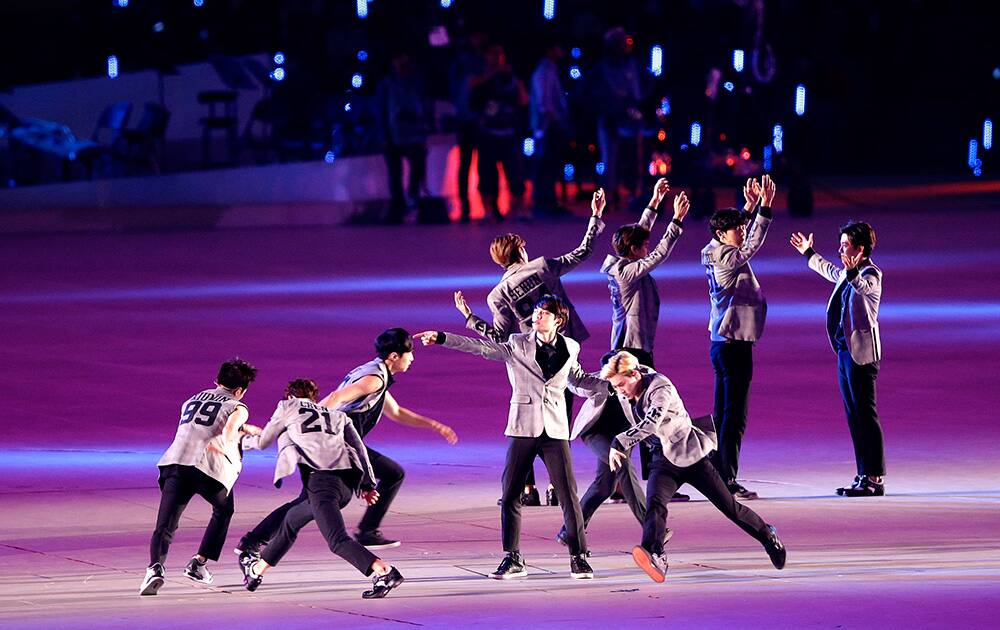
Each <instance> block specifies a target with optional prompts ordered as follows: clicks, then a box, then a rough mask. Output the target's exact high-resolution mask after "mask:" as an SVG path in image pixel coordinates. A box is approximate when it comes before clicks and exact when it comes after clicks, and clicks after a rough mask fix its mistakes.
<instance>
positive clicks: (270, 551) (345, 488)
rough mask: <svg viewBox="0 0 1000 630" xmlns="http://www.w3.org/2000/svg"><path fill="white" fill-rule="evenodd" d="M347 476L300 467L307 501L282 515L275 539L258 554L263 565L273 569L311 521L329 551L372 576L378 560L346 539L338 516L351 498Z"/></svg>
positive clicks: (354, 542)
mask: <svg viewBox="0 0 1000 630" xmlns="http://www.w3.org/2000/svg"><path fill="white" fill-rule="evenodd" d="M349 474H350V473H347V475H349ZM347 475H345V473H344V471H339V470H310V469H308V468H305V467H302V487H303V488H305V489H306V493H307V495H308V497H309V499H308V501H303V502H300V503H298V504H296V505H295V506H293V507H292V508H291V509H289V510H288V512H287V513H286V514H285V518H284V520H283V521H282V523H281V527H280V528H278V532H277V535H276V536H275V537H274V539H273V540H271V543H270V544H269V545H268V546H267V547H266V548H265V549H264V552H263V553H262V554H261V558H262V559H263V560H264V562H267V563H268V564H269V565H271V566H275V565H277V564H278V563H279V562H280V561H281V559H282V558H283V557H284V556H285V554H286V553H288V550H289V549H291V547H292V545H293V544H295V540H296V539H297V538H298V535H299V530H301V529H302V528H303V527H305V526H306V525H308V524H309V522H310V521H312V520H313V519H315V520H316V525H318V526H319V531H320V532H322V534H323V538H325V539H326V544H327V545H328V546H329V547H330V551H332V552H333V553H335V554H337V555H338V556H340V557H341V558H343V559H344V560H347V561H348V562H349V563H350V564H351V566H353V567H354V568H356V569H357V570H358V571H361V572H362V573H364V574H365V575H371V574H372V563H374V562H375V561H376V560H378V557H377V556H376V555H375V554H373V553H372V552H370V551H368V550H367V549H365V548H364V547H363V546H362V545H361V544H360V543H359V542H357V541H356V540H354V539H353V538H351V537H350V535H348V533H347V528H346V527H345V526H344V517H343V515H341V513H340V511H341V510H342V509H344V508H345V507H347V504H348V503H350V502H351V495H352V494H353V492H352V491H351V488H350V486H349V485H348V482H347V480H346V478H347Z"/></svg>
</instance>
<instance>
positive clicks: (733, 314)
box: [701, 212, 771, 341]
mask: <svg viewBox="0 0 1000 630" xmlns="http://www.w3.org/2000/svg"><path fill="white" fill-rule="evenodd" d="M770 224H771V219H769V218H767V217H765V216H763V215H762V214H760V213H759V212H758V213H757V216H756V218H755V219H754V220H753V223H751V224H750V227H749V228H748V230H747V237H746V240H745V241H744V242H743V246H742V247H733V246H732V245H725V244H723V243H721V242H719V241H718V240H717V239H714V238H713V239H712V240H711V241H710V242H709V243H708V245H706V246H705V248H704V249H703V250H701V264H703V265H705V271H706V272H707V274H708V296H709V299H710V300H711V303H712V313H711V315H710V317H709V320H708V330H709V332H710V333H711V337H712V341H725V340H727V339H737V340H740V341H757V340H758V339H760V336H761V335H762V334H763V332H764V318H765V317H766V316H767V301H766V300H765V299H764V294H763V293H762V292H761V290H760V283H759V282H757V277H756V276H754V275H753V269H751V268H750V259H751V258H753V256H754V254H756V253H757V252H758V251H760V247H761V245H763V244H764V237H765V236H767V228H768V226H769V225H770Z"/></svg>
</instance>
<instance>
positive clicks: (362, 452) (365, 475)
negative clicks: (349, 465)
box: [344, 419, 375, 490]
mask: <svg viewBox="0 0 1000 630" xmlns="http://www.w3.org/2000/svg"><path fill="white" fill-rule="evenodd" d="M344 442H346V443H347V445H348V446H350V447H351V448H353V449H354V452H356V453H357V454H358V459H360V460H361V489H363V490H369V489H373V488H374V487H375V471H373V470H372V463H371V460H369V459H368V449H367V448H365V443H364V442H362V441H361V435H359V434H358V430H357V429H355V428H354V423H353V422H351V421H350V419H348V420H347V421H346V422H344Z"/></svg>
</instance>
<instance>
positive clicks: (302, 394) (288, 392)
mask: <svg viewBox="0 0 1000 630" xmlns="http://www.w3.org/2000/svg"><path fill="white" fill-rule="evenodd" d="M288 396H291V397H293V398H308V399H309V400H311V401H313V402H316V398H317V397H318V396H319V388H318V387H316V382H315V381H311V380H309V379H307V378H297V379H295V380H294V381H288V385H287V386H286V387H285V397H288Z"/></svg>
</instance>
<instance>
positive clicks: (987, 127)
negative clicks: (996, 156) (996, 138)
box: [983, 118, 993, 151]
mask: <svg viewBox="0 0 1000 630" xmlns="http://www.w3.org/2000/svg"><path fill="white" fill-rule="evenodd" d="M992 148H993V121H992V120H991V119H989V118H987V119H986V120H985V121H984V122H983V149H984V150H986V151H989V150H990V149H992Z"/></svg>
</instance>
